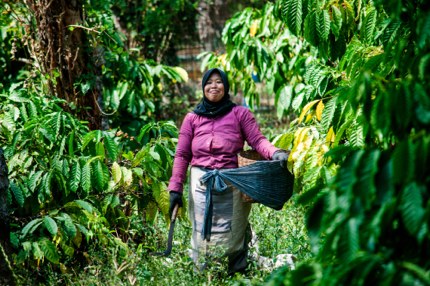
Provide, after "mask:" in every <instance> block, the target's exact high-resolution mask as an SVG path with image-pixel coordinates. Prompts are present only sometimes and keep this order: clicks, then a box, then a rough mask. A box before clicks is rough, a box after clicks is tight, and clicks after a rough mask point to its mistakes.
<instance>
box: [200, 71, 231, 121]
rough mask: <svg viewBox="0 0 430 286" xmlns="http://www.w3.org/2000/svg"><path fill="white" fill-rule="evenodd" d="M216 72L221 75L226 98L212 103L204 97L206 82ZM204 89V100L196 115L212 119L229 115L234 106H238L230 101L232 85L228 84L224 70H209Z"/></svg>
mask: <svg viewBox="0 0 430 286" xmlns="http://www.w3.org/2000/svg"><path fill="white" fill-rule="evenodd" d="M214 72H217V73H219V74H220V76H221V79H222V82H223V84H224V97H223V98H222V99H221V100H220V101H218V102H211V101H209V100H208V99H207V98H206V96H204V94H205V85H206V82H207V81H208V79H209V77H210V76H211V74H213V73H214ZM202 89H203V99H202V101H201V102H200V103H199V104H198V105H197V106H196V108H195V109H194V113H196V114H198V115H202V116H205V117H211V118H212V117H217V116H220V115H224V114H227V113H228V112H230V110H231V109H232V108H233V107H234V106H236V104H234V103H233V102H232V101H231V100H230V94H229V93H228V90H229V89H230V84H229V83H228V78H227V75H226V73H225V72H224V71H223V70H221V69H219V68H213V69H210V70H208V71H207V72H206V73H205V74H204V75H203V79H202Z"/></svg>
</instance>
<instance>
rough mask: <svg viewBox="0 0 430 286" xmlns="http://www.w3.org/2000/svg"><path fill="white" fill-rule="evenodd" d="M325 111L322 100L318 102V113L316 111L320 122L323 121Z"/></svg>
mask: <svg viewBox="0 0 430 286" xmlns="http://www.w3.org/2000/svg"><path fill="white" fill-rule="evenodd" d="M323 110H324V103H323V101H322V100H320V102H318V105H317V111H316V112H317V119H318V121H321V118H322V113H323Z"/></svg>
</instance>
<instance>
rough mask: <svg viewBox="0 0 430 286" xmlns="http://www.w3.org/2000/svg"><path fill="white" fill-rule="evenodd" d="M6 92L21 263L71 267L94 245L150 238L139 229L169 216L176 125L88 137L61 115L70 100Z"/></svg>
mask: <svg viewBox="0 0 430 286" xmlns="http://www.w3.org/2000/svg"><path fill="white" fill-rule="evenodd" d="M7 92H8V93H3V94H1V95H0V96H1V97H2V101H1V103H0V107H1V108H0V110H1V112H0V128H1V132H0V134H1V135H0V142H1V145H2V146H4V150H5V156H6V159H7V161H8V166H9V179H10V188H9V193H8V199H9V204H10V208H11V210H12V214H11V215H13V217H14V218H15V219H16V220H15V221H16V222H15V223H14V224H13V226H12V235H11V242H12V244H13V245H14V247H16V249H17V250H19V253H18V255H17V256H16V262H17V263H19V264H20V263H23V262H28V263H30V264H31V263H32V262H33V261H34V262H35V263H36V264H37V265H38V266H39V265H41V264H42V263H43V261H44V260H45V258H46V259H47V260H48V261H50V262H51V263H53V264H58V263H60V262H61V263H65V259H66V258H67V257H69V258H72V257H74V255H75V253H76V252H80V253H82V250H83V249H85V248H86V247H88V245H89V244H91V243H94V242H97V245H99V246H102V245H114V246H117V247H118V246H120V247H122V248H125V249H126V248H127V246H126V244H124V243H123V241H127V240H128V239H131V240H142V239H143V234H142V233H141V229H142V226H141V225H140V224H143V225H148V224H151V223H153V221H154V219H155V216H156V214H157V212H158V211H159V210H161V211H162V213H163V214H167V208H168V198H167V193H166V192H164V190H165V189H166V183H165V182H166V181H167V180H168V174H169V173H170V172H171V165H172V157H173V153H174V148H175V142H176V141H175V140H176V139H175V138H176V137H177V129H176V127H175V125H174V124H173V123H171V122H158V123H150V124H148V125H145V126H144V127H143V128H142V130H141V132H140V134H139V136H137V137H136V138H130V137H129V136H128V135H126V134H124V133H121V131H119V130H110V131H100V130H94V131H89V130H88V127H86V125H85V124H84V122H81V121H79V120H77V119H76V118H75V117H73V116H72V115H70V114H69V113H67V112H65V111H63V110H62V108H61V107H60V106H59V104H61V103H63V100H60V99H57V98H50V97H48V96H41V95H37V94H36V93H34V92H30V91H29V90H28V89H23V88H22V87H21V86H20V85H14V86H12V87H11V89H9V90H8V91H7ZM135 217H139V218H140V219H139V221H136V220H135Z"/></svg>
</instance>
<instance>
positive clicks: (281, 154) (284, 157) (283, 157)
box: [272, 149, 290, 168]
mask: <svg viewBox="0 0 430 286" xmlns="http://www.w3.org/2000/svg"><path fill="white" fill-rule="evenodd" d="M289 155H290V152H287V151H285V150H282V149H279V150H278V151H276V152H275V153H273V156H272V160H275V161H280V163H281V167H282V168H286V167H287V161H288V157H289Z"/></svg>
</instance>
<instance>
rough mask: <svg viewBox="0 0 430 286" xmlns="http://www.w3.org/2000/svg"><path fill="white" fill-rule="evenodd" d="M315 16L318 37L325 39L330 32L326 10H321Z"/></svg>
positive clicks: (328, 16)
mask: <svg viewBox="0 0 430 286" xmlns="http://www.w3.org/2000/svg"><path fill="white" fill-rule="evenodd" d="M316 17H317V18H316V21H317V22H316V25H317V32H318V37H319V39H320V40H322V41H327V40H328V35H329V33H330V15H329V14H328V11H327V10H321V11H319V12H318V13H317V14H316Z"/></svg>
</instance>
